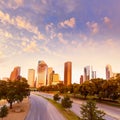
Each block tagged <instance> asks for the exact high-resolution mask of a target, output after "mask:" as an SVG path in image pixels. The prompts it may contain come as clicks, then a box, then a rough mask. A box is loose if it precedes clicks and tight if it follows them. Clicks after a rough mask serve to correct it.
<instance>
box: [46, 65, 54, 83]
mask: <svg viewBox="0 0 120 120" xmlns="http://www.w3.org/2000/svg"><path fill="white" fill-rule="evenodd" d="M47 77H48V78H47V85H51V84H52V81H53V68H51V67H49V68H48V76H47Z"/></svg>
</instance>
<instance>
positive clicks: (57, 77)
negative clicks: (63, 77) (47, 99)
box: [52, 73, 59, 85]
mask: <svg viewBox="0 0 120 120" xmlns="http://www.w3.org/2000/svg"><path fill="white" fill-rule="evenodd" d="M58 83H59V74H57V73H54V74H53V81H52V85H56V84H58Z"/></svg>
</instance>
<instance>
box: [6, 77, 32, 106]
mask: <svg viewBox="0 0 120 120" xmlns="http://www.w3.org/2000/svg"><path fill="white" fill-rule="evenodd" d="M6 90H7V93H6V100H7V101H8V103H9V104H10V108H12V103H13V102H15V101H17V102H21V101H22V100H23V98H25V97H27V96H29V95H30V90H29V85H28V84H27V80H26V79H25V78H21V79H20V80H15V81H9V82H7V88H6Z"/></svg>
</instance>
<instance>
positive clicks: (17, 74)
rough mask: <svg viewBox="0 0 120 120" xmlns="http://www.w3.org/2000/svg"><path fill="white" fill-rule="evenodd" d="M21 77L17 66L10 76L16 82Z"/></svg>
mask: <svg viewBox="0 0 120 120" xmlns="http://www.w3.org/2000/svg"><path fill="white" fill-rule="evenodd" d="M19 77H20V67H19V66H17V67H15V68H14V70H13V71H12V72H11V74H10V80H11V81H14V80H18V78H19Z"/></svg>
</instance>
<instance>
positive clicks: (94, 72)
mask: <svg viewBox="0 0 120 120" xmlns="http://www.w3.org/2000/svg"><path fill="white" fill-rule="evenodd" d="M92 79H96V71H92Z"/></svg>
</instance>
